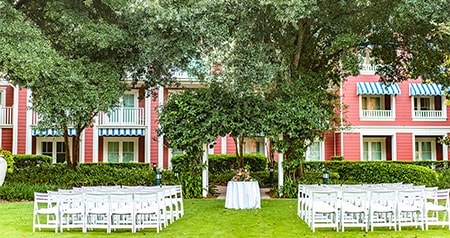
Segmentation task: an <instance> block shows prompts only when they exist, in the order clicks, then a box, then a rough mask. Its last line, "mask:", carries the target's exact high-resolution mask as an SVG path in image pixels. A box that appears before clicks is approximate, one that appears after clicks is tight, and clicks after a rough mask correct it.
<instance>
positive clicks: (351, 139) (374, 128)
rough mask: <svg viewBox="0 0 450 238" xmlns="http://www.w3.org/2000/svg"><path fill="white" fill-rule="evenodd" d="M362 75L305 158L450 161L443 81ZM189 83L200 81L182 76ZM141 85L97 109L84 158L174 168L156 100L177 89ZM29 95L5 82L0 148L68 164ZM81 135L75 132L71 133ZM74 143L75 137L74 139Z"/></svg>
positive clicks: (224, 141) (249, 145)
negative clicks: (160, 132)
mask: <svg viewBox="0 0 450 238" xmlns="http://www.w3.org/2000/svg"><path fill="white" fill-rule="evenodd" d="M364 69H365V70H362V71H361V75H359V76H357V77H349V78H347V79H343V82H342V84H341V85H342V86H341V88H340V89H339V90H338V91H339V94H340V95H342V96H341V111H342V116H343V118H344V120H343V123H342V124H343V125H345V126H343V129H342V130H340V131H332V132H328V133H327V134H326V136H325V139H324V140H323V141H317V142H314V143H312V144H311V145H310V146H309V148H308V150H307V152H306V160H308V161H323V160H329V159H330V158H331V156H334V155H339V156H343V157H344V159H345V160H355V161H382V160H448V157H449V151H448V148H447V146H445V145H442V144H440V143H439V138H441V137H444V136H447V135H448V134H449V133H450V121H449V119H448V115H449V112H448V107H447V106H446V96H445V95H444V92H443V89H442V88H441V86H440V85H436V84H424V83H422V82H421V80H409V81H405V82H401V83H396V84H391V85H383V84H382V83H380V82H379V76H377V75H375V74H374V71H373V70H371V68H370V67H365V68H364ZM179 78H180V81H181V82H182V83H183V84H184V86H186V87H188V88H189V87H198V82H195V80H192V79H190V78H187V77H183V76H180V77H179ZM140 90H143V89H139V88H136V89H133V90H131V91H129V92H126V94H125V95H124V96H123V97H122V98H121V104H120V105H121V106H120V107H119V108H118V109H117V110H115V111H113V112H109V113H100V114H99V115H98V116H97V117H96V118H95V120H94V123H93V125H92V127H90V128H87V129H85V130H84V131H83V132H82V133H81V135H80V139H81V140H80V162H82V163H90V162H145V163H150V164H156V165H157V166H158V167H160V168H170V167H171V164H170V159H171V157H172V156H174V155H175V154H178V153H180V152H178V151H172V150H171V149H168V148H166V147H164V139H163V138H162V137H158V136H157V134H156V132H155V130H156V129H157V127H158V124H157V110H158V105H160V104H162V103H164V100H165V99H166V98H167V96H168V95H169V94H170V93H173V92H174V91H177V90H179V89H177V88H162V87H161V88H160V89H159V90H158V97H157V98H156V99H153V98H151V97H148V98H144V99H139V95H142V94H143V92H142V91H140ZM30 95H31V92H30V91H29V90H27V89H23V88H19V87H18V86H16V85H12V84H10V83H9V82H7V81H5V80H3V79H0V108H1V109H0V146H1V147H2V148H3V149H6V150H10V151H11V152H13V153H14V154H45V155H49V156H52V157H53V158H54V162H64V160H65V158H64V154H65V148H64V143H63V137H62V136H61V134H60V132H59V131H55V130H47V131H42V130H34V129H33V125H35V124H36V123H37V116H36V115H35V114H34V113H33V111H31V110H28V109H27V108H29V106H30ZM75 133H78V132H77V131H75V130H70V131H69V134H70V135H75ZM70 140H71V141H72V139H70ZM267 145H268V142H267V140H266V139H265V138H263V137H254V138H249V139H248V140H247V141H246V145H245V153H261V154H264V155H266V156H267V155H268V146H267ZM235 151H236V148H235V145H234V141H233V139H232V138H230V137H223V138H222V137H219V138H218V139H217V140H216V142H215V144H214V147H213V148H210V149H209V153H210V154H230V153H235Z"/></svg>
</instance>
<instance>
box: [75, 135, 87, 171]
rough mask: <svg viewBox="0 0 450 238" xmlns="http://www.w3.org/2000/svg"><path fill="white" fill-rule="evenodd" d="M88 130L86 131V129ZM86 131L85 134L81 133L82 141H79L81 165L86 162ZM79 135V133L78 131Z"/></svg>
mask: <svg viewBox="0 0 450 238" xmlns="http://www.w3.org/2000/svg"><path fill="white" fill-rule="evenodd" d="M85 130H86V129H85ZM85 130H83V132H81V134H80V141H79V143H80V144H79V147H78V148H79V150H80V163H84V161H85V154H84V153H85V150H84V148H85V143H84V137H85V136H84V135H85V133H84V131H85ZM77 133H78V131H77Z"/></svg>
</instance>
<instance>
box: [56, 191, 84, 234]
mask: <svg viewBox="0 0 450 238" xmlns="http://www.w3.org/2000/svg"><path fill="white" fill-rule="evenodd" d="M59 201H60V202H59V212H60V217H61V222H60V229H61V232H63V231H64V228H66V229H70V228H81V229H82V230H83V229H84V195H83V194H82V193H81V192H60V194H59Z"/></svg>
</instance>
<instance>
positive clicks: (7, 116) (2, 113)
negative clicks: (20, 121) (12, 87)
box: [0, 107, 13, 126]
mask: <svg viewBox="0 0 450 238" xmlns="http://www.w3.org/2000/svg"><path fill="white" fill-rule="evenodd" d="M12 120H13V108H12V107H0V126H11V125H12V124H13V123H12Z"/></svg>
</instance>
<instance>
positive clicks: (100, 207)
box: [83, 192, 111, 233]
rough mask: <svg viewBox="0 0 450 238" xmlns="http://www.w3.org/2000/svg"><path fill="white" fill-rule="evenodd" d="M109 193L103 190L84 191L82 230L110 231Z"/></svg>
mask: <svg viewBox="0 0 450 238" xmlns="http://www.w3.org/2000/svg"><path fill="white" fill-rule="evenodd" d="M109 205H110V204H109V194H108V193H105V192H87V193H85V206H86V213H85V216H84V223H85V228H84V230H83V232H86V231H87V230H92V229H97V228H100V229H106V232H107V233H111V227H110V225H111V215H110V211H111V210H110V206H109Z"/></svg>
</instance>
